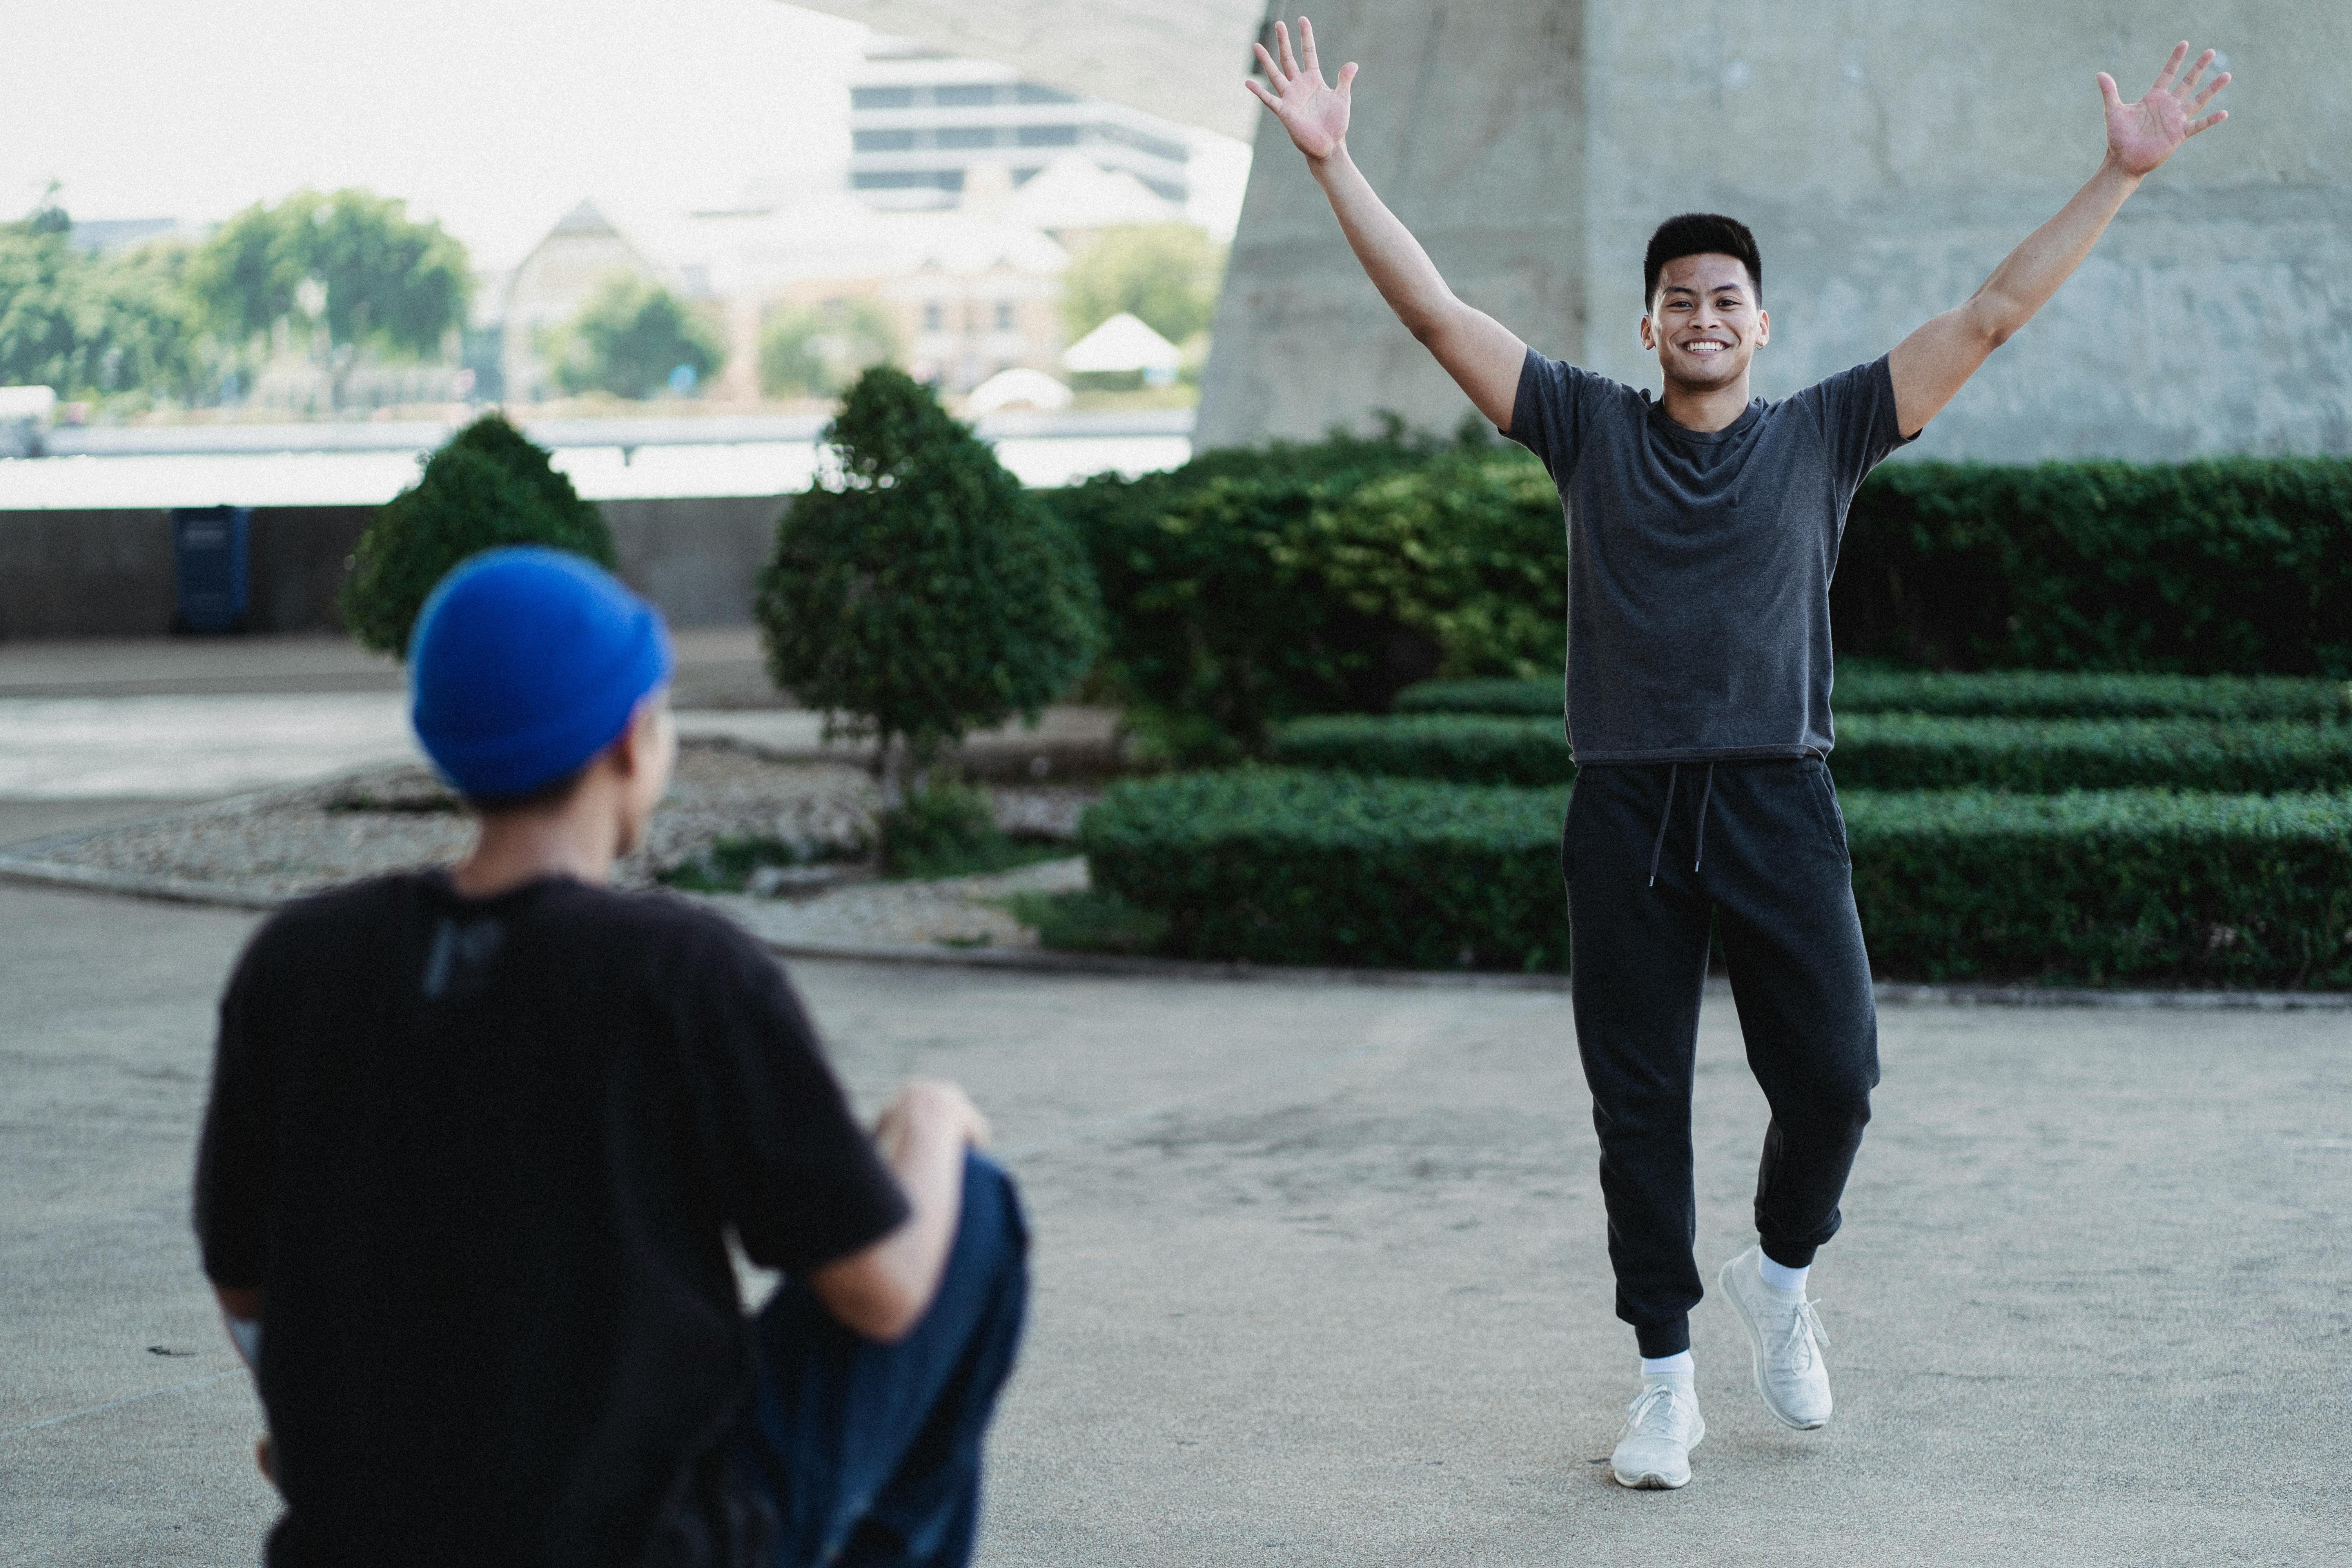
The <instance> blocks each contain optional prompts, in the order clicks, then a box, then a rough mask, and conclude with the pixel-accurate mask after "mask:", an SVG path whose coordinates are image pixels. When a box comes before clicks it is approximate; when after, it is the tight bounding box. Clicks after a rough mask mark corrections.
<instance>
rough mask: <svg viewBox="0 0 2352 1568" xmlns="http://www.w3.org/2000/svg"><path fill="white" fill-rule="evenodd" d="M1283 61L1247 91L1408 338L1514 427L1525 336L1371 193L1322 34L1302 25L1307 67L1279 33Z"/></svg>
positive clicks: (1347, 68) (1263, 58) (1481, 407)
mask: <svg viewBox="0 0 2352 1568" xmlns="http://www.w3.org/2000/svg"><path fill="white" fill-rule="evenodd" d="M1275 37H1276V44H1277V45H1278V47H1279V49H1280V53H1281V58H1280V59H1278V60H1277V59H1276V58H1275V57H1274V56H1273V55H1270V54H1268V53H1267V52H1266V49H1265V45H1263V44H1260V45H1259V46H1257V58H1258V63H1259V64H1261V65H1263V66H1264V67H1265V79H1266V82H1268V83H1271V84H1272V86H1271V87H1270V88H1269V87H1267V86H1265V85H1262V84H1260V83H1259V82H1257V81H1256V80H1255V79H1253V80H1251V81H1250V82H1249V83H1248V84H1247V85H1248V87H1249V89H1250V90H1251V91H1252V92H1254V93H1255V94H1257V96H1258V99H1259V100H1260V101H1262V102H1263V103H1264V104H1265V106H1266V107H1267V108H1268V109H1271V110H1274V113H1275V118H1276V119H1277V120H1280V121H1282V126H1283V129H1284V130H1286V131H1287V132H1290V140H1291V141H1292V142H1294V143H1295V144H1296V145H1297V148H1298V150H1299V151H1300V152H1301V153H1305V154H1307V168H1308V169H1309V170H1310V171H1312V172H1313V174H1314V175H1315V180H1316V183H1317V184H1319V185H1321V186H1322V187H1323V194H1324V195H1326V196H1327V197H1328V198H1329V199H1330V202H1331V211H1332V212H1333V213H1334V214H1335V215H1337V216H1338V217H1339V231H1340V232H1341V233H1342V234H1345V235H1346V236H1347V237H1348V245H1349V248H1350V249H1352V250H1353V251H1355V253H1356V259H1357V260H1358V261H1360V262H1361V263H1362V264H1363V268H1364V271H1365V273H1366V274H1367V275H1369V276H1370V279H1371V280H1372V287H1374V288H1375V289H1379V290H1380V291H1381V299H1383V300H1387V301H1388V302H1389V309H1390V310H1394V311H1395V312H1396V313H1397V320H1399V321H1402V322H1403V323H1404V326H1405V331H1409V332H1411V333H1412V335H1413V336H1414V337H1415V338H1416V339H1418V340H1419V341H1420V342H1421V344H1422V346H1423V347H1424V348H1426V349H1428V350H1429V352H1430V353H1433V354H1434V355H1436V356H1437V363H1439V364H1441V365H1444V367H1445V374H1448V375H1450V376H1452V377H1453V378H1454V383H1455V384H1457V385H1459V386H1460V387H1461V388H1462V390H1463V391H1464V392H1465V393H1467V394H1469V396H1470V401H1471V402H1473V403H1475V404H1476V405H1478V412H1479V413H1481V414H1483V415H1485V416H1486V417H1487V418H1489V419H1491V420H1493V421H1494V422H1495V425H1496V427H1497V428H1498V429H1503V430H1508V429H1509V428H1510V427H1511V405H1512V404H1513V403H1514V402H1516V401H1517V398H1518V394H1519V368H1520V365H1521V364H1522V363H1524V362H1525V361H1526V359H1527V356H1528V345H1527V344H1525V343H1524V342H1520V341H1519V338H1518V334H1517V333H1516V332H1514V331H1511V330H1510V329H1509V328H1508V327H1506V326H1504V325H1503V324H1502V323H1501V322H1500V321H1496V320H1495V318H1494V317H1492V316H1489V315H1488V314H1486V311H1484V310H1474V309H1473V308H1471V307H1470V306H1468V305H1465V304H1464V303H1463V302H1462V301H1461V300H1457V299H1455V298H1454V290H1453V289H1448V288H1447V287H1446V286H1445V279H1443V278H1441V277H1439V276H1438V272H1437V267H1436V264H1435V263H1433V262H1432V261H1431V260H1430V259H1429V252H1427V251H1425V250H1423V249H1422V247H1421V242H1420V241H1419V240H1417V239H1415V238H1413V237H1412V231H1411V230H1409V229H1407V228H1406V227H1405V226H1404V225H1403V224H1402V223H1400V222H1398V221H1397V216H1396V214H1394V213H1392V212H1391V211H1389V209H1388V206H1387V205H1386V204H1385V203H1383V202H1382V201H1381V198H1380V197H1379V196H1378V195H1375V194H1374V193H1373V191H1372V187H1371V184H1370V182H1369V181H1367V180H1366V179H1365V178H1364V175H1363V171H1362V170H1360V169H1359V168H1357V167H1356V165H1355V162H1354V160H1352V159H1350V158H1349V156H1348V102H1349V84H1350V83H1351V82H1353V81H1354V80H1355V79H1356V68H1355V66H1354V64H1353V63H1352V62H1351V63H1349V64H1348V65H1344V66H1341V67H1340V68H1339V82H1338V84H1337V85H1336V86H1334V85H1331V84H1328V83H1326V82H1325V81H1324V79H1323V68H1322V67H1321V66H1320V65H1319V64H1318V63H1317V61H1316V58H1315V29H1314V28H1313V27H1311V26H1308V25H1307V18H1306V17H1304V16H1301V17H1300V18H1298V47H1299V49H1300V51H1301V53H1302V54H1303V55H1304V57H1305V58H1304V61H1303V63H1302V61H1301V59H1300V58H1299V57H1298V56H1297V55H1293V54H1292V53H1291V49H1290V29H1289V28H1288V27H1286V26H1283V25H1282V24H1281V23H1279V22H1277V23H1276V24H1275Z"/></svg>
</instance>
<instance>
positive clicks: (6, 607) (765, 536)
mask: <svg viewBox="0 0 2352 1568" xmlns="http://www.w3.org/2000/svg"><path fill="white" fill-rule="evenodd" d="M602 504H603V510H604V519H605V521H606V522H607V523H609V524H610V525H611V527H612V530H613V544H614V550H615V552H617V554H618V555H619V558H620V564H621V576H622V577H623V579H624V580H625V581H626V582H627V583H628V584H630V586H632V587H634V588H635V589H636V590H637V591H638V592H639V593H642V594H644V595H646V597H647V598H649V599H651V600H652V601H653V602H654V603H655V604H656V605H659V606H660V607H661V610H662V613H663V614H664V615H665V616H668V618H669V621H670V624H671V625H673V626H732V625H740V624H742V623H744V622H747V621H749V620H750V619H751V600H752V595H753V594H754V592H755V591H756V586H757V582H758V578H759V572H760V568H761V565H762V564H763V563H765V562H766V560H767V558H768V554H769V552H770V549H771V547H772V544H773V542H774V539H775V527H776V520H777V518H778V517H779V516H781V515H782V511H783V509H784V500H783V498H782V497H780V496H748V497H724V498H718V499H700V498H698V499H692V500H620V501H605V502H604V503H602ZM374 514H375V509H374V508H373V507H257V508H256V509H255V510H254V514H253V532H252V536H251V550H252V553H251V574H252V575H251V578H250V587H251V601H250V602H251V606H252V608H251V615H250V626H251V629H252V630H254V631H257V632H300V631H320V630H329V629H333V628H335V627H336V626H337V625H338V622H337V621H336V618H335V598H336V595H338V594H339V593H340V592H341V588H342V581H343V567H344V563H345V561H346V560H347V559H348V558H349V557H350V555H351V552H352V545H353V544H354V543H355V542H357V541H358V539H359V536H360V531H361V530H362V529H364V528H365V527H366V526H367V523H368V520H369V519H370V518H371V517H373V516H374ZM175 599H176V589H175V584H174V580H173V566H172V533H171V524H170V521H169V518H168V516H167V514H166V513H164V512H163V511H160V510H100V511H70V510H60V511H16V512H0V641H5V640H28V639H33V638H47V637H154V636H160V635H162V634H163V633H164V632H166V631H168V630H169V629H170V628H171V624H172V612H173V605H174V603H175Z"/></svg>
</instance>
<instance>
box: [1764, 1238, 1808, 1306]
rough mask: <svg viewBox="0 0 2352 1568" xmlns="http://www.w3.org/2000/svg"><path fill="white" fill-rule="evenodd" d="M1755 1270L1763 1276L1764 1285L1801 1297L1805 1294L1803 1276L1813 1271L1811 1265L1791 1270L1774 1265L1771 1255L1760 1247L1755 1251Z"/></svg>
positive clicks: (1780, 1265)
mask: <svg viewBox="0 0 2352 1568" xmlns="http://www.w3.org/2000/svg"><path fill="white" fill-rule="evenodd" d="M1756 1268H1757V1269H1758V1271H1759V1272H1760V1273H1761V1274H1762V1275H1763V1276H1764V1283H1765V1284H1767V1285H1769V1286H1770V1287H1772V1289H1775V1290H1779V1291H1781V1292H1782V1293H1784V1294H1789V1293H1793V1294H1795V1295H1799V1296H1801V1295H1803V1294H1804V1293H1805V1276H1806V1275H1808V1274H1811V1272H1812V1271H1813V1268H1812V1265H1811V1264H1810V1263H1809V1264H1807V1265H1806V1266H1805V1267H1804V1268H1790V1267H1789V1266H1788V1265H1787V1264H1785V1263H1775V1262H1773V1261H1772V1255H1771V1254H1770V1253H1769V1252H1766V1251H1765V1250H1764V1249H1763V1248H1762V1247H1758V1248H1757V1249H1756Z"/></svg>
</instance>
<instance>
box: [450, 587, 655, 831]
mask: <svg viewBox="0 0 2352 1568" xmlns="http://www.w3.org/2000/svg"><path fill="white" fill-rule="evenodd" d="M669 672H670V647H669V634H668V633H667V631H665V630H664V629H663V627H662V622H661V616H659V615H658V614H657V613H656V611H655V610H654V607H653V606H652V605H648V604H646V602H645V601H644V600H643V599H640V598H638V597H637V596H636V595H635V594H632V593H630V592H629V591H628V589H626V588H625V587H623V586H622V585H621V584H619V583H617V582H615V581H614V579H613V577H612V575H611V574H608V573H606V572H604V570H603V569H601V568H600V567H598V566H596V565H595V564H594V563H593V562H590V561H587V560H585V559H583V558H582V557H581V556H577V555H573V554H571V553H569V552H565V551H561V550H548V549H543V548H541V547H539V546H537V545H528V546H520V547H514V548H508V549H501V550H486V551H484V552H482V553H481V554H479V555H475V556H469V557H468V558H467V559H466V560H465V561H463V562H461V563H458V564H457V566H456V567H455V568H453V569H452V570H451V571H450V573H449V574H448V575H447V576H446V577H444V578H442V579H441V581H440V584H438V585H437V586H436V587H435V588H434V590H433V594H432V596H431V597H430V598H428V599H426V600H425V608H424V610H423V612H422V613H421V614H419V615H418V616H417V617H416V631H415V636H413V637H411V638H410V639H409V644H408V685H409V692H410V698H411V708H410V719H411V721H413V722H414V723H415V726H416V738H417V740H419V741H420V742H423V743H424V746H425V754H426V755H427V756H429V757H431V758H432V759H433V762H434V764H435V765H436V767H438V768H439V769H440V770H441V772H442V773H443V775H444V776H446V778H447V779H448V781H449V782H450V784H454V785H455V786H456V787H457V793H459V794H460V795H466V796H467V797H469V798H472V799H476V800H499V799H506V798H511V797H513V796H515V795H529V794H530V792H531V791H533V790H535V789H538V788H540V787H541V785H543V784H553V783H554V782H555V781H556V780H558V779H561V778H562V777H563V776H565V775H566V774H567V773H573V772H576V771H577V770H578V769H579V768H581V767H582V766H583V764H585V763H587V762H588V760H589V759H590V758H591V757H593V756H594V755H595V754H596V753H597V752H601V751H603V750H604V748H605V747H606V746H608V745H610V744H612V743H613V742H614V741H615V740H616V739H618V738H619V737H620V734H621V731H624V730H625V729H626V728H628V723H629V716H630V714H631V713H633V712H635V710H636V706H637V703H638V702H639V701H640V700H643V699H644V697H645V695H646V693H647V692H649V691H651V690H653V689H655V688H656V687H658V686H659V685H661V684H662V683H663V682H664V681H666V680H667V679H669Z"/></svg>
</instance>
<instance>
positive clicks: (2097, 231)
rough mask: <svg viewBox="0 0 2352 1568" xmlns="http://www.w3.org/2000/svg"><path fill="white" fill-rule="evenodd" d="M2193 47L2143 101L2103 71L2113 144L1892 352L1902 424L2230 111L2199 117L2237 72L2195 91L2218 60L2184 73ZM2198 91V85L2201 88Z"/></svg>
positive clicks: (2044, 296) (1932, 408)
mask: <svg viewBox="0 0 2352 1568" xmlns="http://www.w3.org/2000/svg"><path fill="white" fill-rule="evenodd" d="M2188 56H2189V46H2188V45H2187V44H2182V45H2180V46H2179V47H2177V48H2175V49H2174V50H2173V51H2172V58H2170V59H2168V60H2167V61H2165V63H2164V69H2163V70H2161V71H2159V72H2158V73H2157V78H2156V85H2155V86H2153V87H2151V88H2149V89H2147V96H2146V97H2144V98H2142V99H2141V100H2139V101H2138V102H2137V103H2126V102H2125V101H2124V100H2123V98H2122V96H2121V95H2120V94H2119V93H2117V92H2116V82H2115V79H2114V78H2113V77H2111V76H2109V75H2108V74H2107V73H2106V72H2105V71H2101V72H2100V73H2099V91H2100V93H2101V95H2102V96H2104V97H2105V100H2106V106H2107V153H2106V156H2105V158H2104V159H2102V160H2101V161H2100V163H2099V170H2098V173H2097V174H2093V175H2092V176H2091V178H2090V182H2089V184H2085V185H2084V187H2083V188H2082V189H2081V190H2079V191H2076V192H2075V193H2074V199H2073V200H2072V201H2070V202H2068V203H2067V204H2066V205H2064V206H2063V207H2061V208H2060V209H2059V211H2058V216H2055V217H2053V218H2052V219H2051V220H2050V221H2049V222H2048V223H2045V224H2043V225H2042V226H2041V227H2040V228H2037V229H2035V230H2034V231H2033V233H2032V235H2030V236H2029V237H2027V238H2026V241H2025V243H2024V244H2023V245H2021V246H2019V247H2017V248H2016V249H2015V250H2012V251H2011V252H2010V253H2009V259H2007V260H2006V261H2003V262H2002V263H2001V264H2000V266H1999V267H1996V268H1993V273H1992V276H1991V277H1990V278H1988V279H1985V281H1984V287H1983V288H1981V289H1978V290H1977V291H1976V293H1975V294H1974V295H1973V296H1972V297H1970V299H1969V301H1968V303H1966V304H1964V305H1962V306H1960V307H1959V308H1958V309H1957V310H1947V311H1945V312H1944V313H1943V314H1942V315H1940V316H1938V317H1937V318H1936V319H1935V320H1934V321H1929V322H1928V323H1927V325H1926V326H1923V327H1921V328H1920V329H1919V330H1918V331H1916V332H1913V333H1912V334H1911V335H1910V336H1909V337H1907V338H1906V339H1904V340H1903V341H1902V342H1900V343H1898V344H1896V345H1895V352H1894V353H1891V354H1889V355H1888V356H1887V369H1888V371H1889V372H1890V373H1892V374H1893V376H1894V379H1895V417H1896V418H1897V419H1898V420H1899V421H1900V422H1901V424H1902V426H1903V434H1905V435H1906V436H1916V435H1917V434H1918V433H1919V431H1920V430H1921V429H1922V428H1923V427H1924V426H1926V425H1927V421H1928V420H1930V419H1933V418H1934V417H1935V416H1937V414H1938V413H1940V412H1942V410H1943V406H1944V405H1945V404H1947V403H1949V402H1950V401H1951V400H1952V396H1953V395H1954V394H1955V393H1957V392H1958V391H1959V390H1960V388H1961V386H1962V385H1964V384H1966V383H1967V381H1968V379H1969V377H1970V376H1972V375H1974V374H1976V373H1977V367H1978V366H1979V365H1980V364H1982V363H1984V362H1985V360H1986V359H1987V358H1988V357H1989V356H1990V354H1991V353H1992V351H1993V350H1995V349H1997V348H1999V347H2000V345H2001V344H2003V343H2005V342H2008V341H2009V340H2010V338H2011V335H2012V334H2014V333H2015V332H2016V331H2017V329H2018V328H2020V327H2021V326H2023V325H2025V323H2026V322H2027V321H2030V320H2031V319H2032V316H2033V312H2034V311H2036V310H2040V309H2042V305H2043V304H2044V303H2046V302H2047V301H2048V300H2049V299H2050V296H2051V295H2053V294H2055V293H2056V292H2057V291H2058V285H2060V284H2061V283H2063V282H2064V281H2066V279H2068V278H2069V277H2070V276H2072V275H2073V273H2074V268H2077V267H2079V266H2081V265H2082V263H2083V258H2084V257H2085V256H2088V255H2089V254H2090V253H2091V247H2092V246H2093V245H2095V244H2096V243H2097V242H2098V238H2099V236H2100V235H2101V234H2103V233H2105V231H2106V226H2107V221H2108V220H2109V219H2110V218H2112V217H2114V216H2116V211H2117V209H2119V208H2120V207H2122V205H2124V201H2125V199H2126V197H2128V196H2129V195H2131V194H2132V192H2134V191H2136V190H2137V189H2138V188H2139V183H2140V181H2141V180H2142V179H2144V178H2146V177H2147V174H2149V173H2150V172H2151V171H2153V170H2154V169H2155V168H2156V167H2157V165H2158V164H2159V163H2163V162H2164V161H2165V159H2167V158H2168V157H2170V156H2171V155H2172V150H2173V149H2174V148H2176V147H2178V146H2179V145H2180V144H2181V143H2182V142H2186V141H2188V140H2189V138H2190V137H2191V136H2194V135H2196V134H2197V133H2198V132H2200V131H2203V130H2205V129H2207V128H2208V127H2210V126H2212V125H2217V124H2219V123H2220V122H2221V121H2224V120H2227V119H2228V118H2229V114H2228V111H2226V110H2218V109H2217V110H2214V111H2213V112H2212V113H2210V114H2208V115H2206V116H2205V117H2204V118H2203V119H2202V120H2200V119H2198V118H2197V115H2198V112H2199V111H2200V110H2202V109H2203V108H2204V107H2205V106H2206V105H2207V104H2208V103H2210V102H2211V101H2212V100H2213V95H2214V94H2215V93H2217V92H2219V91H2221V85H2222V84H2223V83H2224V82H2226V81H2228V80H2229V79H2230V73H2229V72H2227V71H2223V72H2221V74H2220V75H2218V76H2216V77H2214V78H2213V79H2212V80H2211V81H2210V82H2208V83H2206V84H2205V90H2204V91H2202V92H2196V88H2197V79H2198V78H2199V77H2200V76H2202V75H2204V74H2205V68H2206V67H2207V66H2209V65H2210V64H2211V63H2212V61H2213V51H2212V50H2210V49H2208V50H2206V51H2205V52H2204V53H2203V54H2201V55H2200V56H2198V57H2197V62H2196V64H2194V65H2192V66H2190V67H2189V71H2188V74H2187V75H2185V76H2183V75H2181V74H2180V62H2181V61H2182V60H2184V59H2186V58H2188ZM2176 78H2177V79H2178V80H2177V81H2176ZM2192 92H2196V96H2195V97H2194V98H2191V97H2190V94H2191V93H2192Z"/></svg>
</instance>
